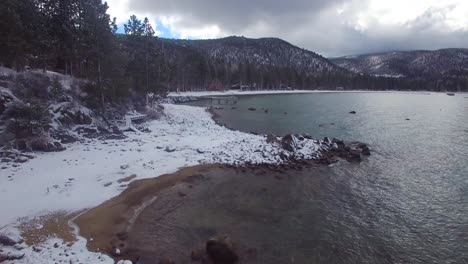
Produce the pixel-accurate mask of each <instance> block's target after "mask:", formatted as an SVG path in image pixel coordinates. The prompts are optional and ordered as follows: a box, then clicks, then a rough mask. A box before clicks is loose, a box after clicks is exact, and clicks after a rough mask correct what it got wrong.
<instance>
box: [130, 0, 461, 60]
mask: <svg viewBox="0 0 468 264" xmlns="http://www.w3.org/2000/svg"><path fill="white" fill-rule="evenodd" d="M369 2H370V0H361V1H359V0H290V1H287V0H281V1H277V0H238V1H220V0H196V1H194V0H130V1H129V3H128V4H129V8H130V10H132V11H133V12H137V13H145V14H148V13H151V14H152V15H154V16H159V17H161V16H177V17H179V18H180V19H179V20H178V21H177V22H175V25H174V27H175V28H197V27H203V26H207V25H216V26H218V27H219V29H220V30H221V35H245V36H247V37H267V36H268V37H270V36H272V37H280V38H283V39H285V40H287V41H289V42H291V43H293V44H295V45H297V46H300V47H304V48H307V49H310V50H313V51H316V52H318V53H321V54H323V55H325V56H341V55H350V54H361V53H372V52H382V51H390V50H410V49H438V48H446V47H467V48H468V31H467V29H466V27H465V29H458V30H454V29H451V28H449V27H447V23H446V21H447V20H448V19H450V17H449V16H450V14H451V13H450V12H451V11H453V10H454V9H456V8H457V6H456V5H454V4H451V5H447V6H444V7H439V8H434V7H428V8H427V10H426V11H425V12H423V13H422V14H421V15H419V16H417V17H416V18H413V19H412V20H408V21H406V22H405V23H400V24H398V23H393V24H388V23H387V24H386V23H383V22H381V21H380V20H379V19H378V16H372V15H370V16H367V17H366V21H365V22H366V23H365V25H361V24H360V19H361V17H360V16H362V13H363V12H365V11H366V10H367V8H368V6H369ZM402 8H405V7H402ZM338 10H340V12H338ZM467 14H468V10H467Z"/></svg>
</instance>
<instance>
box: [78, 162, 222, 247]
mask: <svg viewBox="0 0 468 264" xmlns="http://www.w3.org/2000/svg"><path fill="white" fill-rule="evenodd" d="M213 166H216V165H210V166H208V165H200V166H195V167H189V168H184V169H182V170H180V171H178V172H177V173H174V174H167V175H162V176H160V177H157V178H154V179H145V180H139V181H134V182H132V183H130V185H129V187H128V188H127V189H126V190H125V191H124V192H123V193H122V194H121V195H119V196H117V197H115V198H113V199H111V200H109V201H106V202H104V203H103V204H101V205H100V206H98V207H96V208H94V209H91V210H89V211H87V212H85V213H84V214H82V215H80V216H79V217H77V218H76V219H75V220H74V222H75V223H76V224H77V225H78V226H79V228H80V235H82V236H84V237H86V238H88V248H89V249H90V250H92V251H99V252H104V253H107V254H111V253H112V250H113V249H114V248H116V247H119V248H122V243H123V242H122V241H124V240H125V237H126V236H127V232H128V230H129V229H130V228H131V221H132V219H133V218H134V217H135V215H136V214H137V213H138V211H139V209H141V206H142V205H143V204H145V202H148V201H151V200H153V199H155V197H157V196H158V193H159V192H160V191H161V190H164V189H166V188H170V187H172V186H174V185H176V184H177V183H179V182H181V181H182V180H184V179H186V178H188V177H190V176H192V175H194V174H197V173H202V172H204V171H206V170H208V169H209V168H210V167H213Z"/></svg>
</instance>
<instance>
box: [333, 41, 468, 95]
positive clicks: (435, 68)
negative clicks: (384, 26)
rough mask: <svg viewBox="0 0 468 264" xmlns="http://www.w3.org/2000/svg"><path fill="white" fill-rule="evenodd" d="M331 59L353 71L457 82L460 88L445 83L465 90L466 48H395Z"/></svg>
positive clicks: (467, 71)
mask: <svg viewBox="0 0 468 264" xmlns="http://www.w3.org/2000/svg"><path fill="white" fill-rule="evenodd" d="M331 60H332V62H333V63H335V64H336V65H337V66H340V67H343V68H345V69H347V70H349V71H352V72H354V73H363V74H369V75H373V76H389V77H397V78H408V79H420V80H427V81H440V82H442V83H453V82H455V83H457V82H460V84H459V85H456V86H459V87H453V84H452V85H446V86H451V87H452V88H458V89H464V88H463V80H466V78H468V49H441V50H435V51H427V50H416V51H397V52H387V53H379V54H368V55H358V56H347V57H341V58H335V59H331ZM465 89H466V88H465Z"/></svg>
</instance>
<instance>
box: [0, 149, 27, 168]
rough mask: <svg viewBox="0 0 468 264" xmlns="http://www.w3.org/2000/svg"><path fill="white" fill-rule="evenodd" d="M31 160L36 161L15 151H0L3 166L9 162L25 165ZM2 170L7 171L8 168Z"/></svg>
mask: <svg viewBox="0 0 468 264" xmlns="http://www.w3.org/2000/svg"><path fill="white" fill-rule="evenodd" d="M30 159H34V156H33V155H29V154H26V153H22V152H19V151H14V150H4V151H0V160H1V162H2V164H5V163H9V162H14V163H25V162H27V161H28V160H30ZM1 169H6V167H3V166H2V167H1Z"/></svg>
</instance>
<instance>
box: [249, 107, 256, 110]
mask: <svg viewBox="0 0 468 264" xmlns="http://www.w3.org/2000/svg"><path fill="white" fill-rule="evenodd" d="M248 110H249V111H257V108H254V107H249V108H248Z"/></svg>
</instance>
